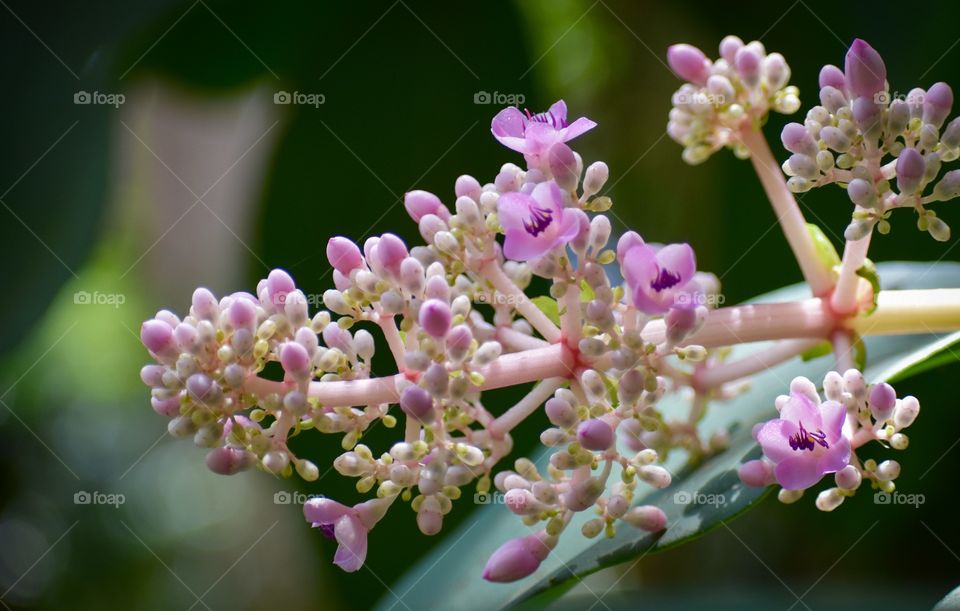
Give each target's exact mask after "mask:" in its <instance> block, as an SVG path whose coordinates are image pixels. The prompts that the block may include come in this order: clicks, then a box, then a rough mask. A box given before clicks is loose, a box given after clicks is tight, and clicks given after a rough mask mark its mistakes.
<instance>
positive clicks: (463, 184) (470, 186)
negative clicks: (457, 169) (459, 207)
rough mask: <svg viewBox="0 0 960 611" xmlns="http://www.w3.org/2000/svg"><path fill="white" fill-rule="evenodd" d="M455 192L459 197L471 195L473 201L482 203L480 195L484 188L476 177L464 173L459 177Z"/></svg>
mask: <svg viewBox="0 0 960 611" xmlns="http://www.w3.org/2000/svg"><path fill="white" fill-rule="evenodd" d="M453 192H454V194H456V196H457V197H469V198H470V199H472V200H473V201H475V202H477V203H480V196H481V195H482V193H483V189H482V187H481V186H480V183H479V182H477V179H476V178H474V177H473V176H470V175H468V174H464V175H463V176H459V177H457V182H456V183H455V184H454V187H453Z"/></svg>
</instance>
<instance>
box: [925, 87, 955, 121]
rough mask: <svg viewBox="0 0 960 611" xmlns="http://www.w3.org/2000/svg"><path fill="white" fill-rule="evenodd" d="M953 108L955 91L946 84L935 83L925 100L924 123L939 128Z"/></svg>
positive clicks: (928, 90)
mask: <svg viewBox="0 0 960 611" xmlns="http://www.w3.org/2000/svg"><path fill="white" fill-rule="evenodd" d="M952 107H953V90H952V89H950V85H947V84H946V83H935V84H934V85H933V86H931V87H930V89H927V95H926V96H924V98H923V122H924V123H931V124H933V125H935V126H936V127H937V128H939V127H940V126H941V125H943V122H944V121H945V120H946V119H947V115H949V114H950V109H951V108H952Z"/></svg>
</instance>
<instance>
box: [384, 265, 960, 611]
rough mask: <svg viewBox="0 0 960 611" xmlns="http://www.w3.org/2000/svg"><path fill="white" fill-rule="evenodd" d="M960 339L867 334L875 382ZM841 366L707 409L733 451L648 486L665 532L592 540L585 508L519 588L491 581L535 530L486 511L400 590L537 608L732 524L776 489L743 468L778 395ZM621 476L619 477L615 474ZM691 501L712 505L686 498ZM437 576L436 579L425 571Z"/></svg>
mask: <svg viewBox="0 0 960 611" xmlns="http://www.w3.org/2000/svg"><path fill="white" fill-rule="evenodd" d="M879 268H880V271H881V273H882V274H883V278H884V284H885V286H887V287H888V288H890V289H904V288H944V287H960V264H956V263H939V264H936V265H935V266H934V267H933V268H930V266H929V264H927V263H886V264H881V265H880V266H879ZM927 270H929V271H927ZM921 271H923V272H925V273H920V272H921ZM807 294H808V289H807V287H806V286H805V285H795V286H791V287H788V288H785V289H781V290H779V291H775V292H773V293H770V294H767V295H764V296H762V297H760V298H758V299H757V300H755V301H761V302H764V301H765V302H771V301H787V300H792V299H800V298H805V297H806V296H807ZM957 341H960V332H958V333H954V334H951V335H941V336H934V335H927V336H920V335H912V336H890V337H868V338H865V339H864V343H865V344H866V346H867V347H868V348H869V352H870V359H871V360H870V363H869V365H868V367H867V368H866V372H865V373H866V376H867V378H868V379H869V380H871V381H874V382H876V381H881V380H890V379H893V378H894V377H895V376H900V377H899V379H903V376H904V375H907V374H908V373H911V372H914V373H915V372H918V371H920V370H922V369H921V368H922V366H923V363H924V362H926V361H927V360H928V359H930V358H932V357H938V355H942V354H943V353H944V352H949V348H950V347H951V346H952V345H953V344H954V343H956V342H957ZM764 345H767V344H755V345H742V346H737V347H735V348H734V350H733V355H732V356H731V358H741V357H743V356H744V355H746V354H749V353H750V352H753V351H756V350H758V349H761V348H763V347H764ZM831 365H832V359H831V358H818V359H815V360H811V361H808V362H803V361H802V360H800V359H796V360H794V361H793V362H789V363H783V364H781V365H778V366H776V367H774V368H772V369H770V370H768V371H767V372H765V373H762V374H759V375H757V376H754V377H753V379H752V384H751V387H750V390H748V391H747V392H746V393H744V394H742V395H740V396H739V397H737V398H735V399H733V400H731V401H728V402H725V403H723V404H722V406H713V408H712V409H709V410H708V411H707V414H706V416H705V417H704V419H703V420H702V425H701V426H702V429H701V430H702V432H703V434H704V435H710V434H711V433H712V432H714V431H718V430H727V431H729V433H730V446H729V447H728V449H727V450H725V451H724V452H722V453H720V454H717V455H715V456H713V457H712V458H710V459H708V460H707V461H706V462H704V463H702V464H700V465H699V466H698V467H697V468H696V469H689V468H687V467H686V466H685V465H684V462H683V456H680V455H679V453H673V455H672V456H671V457H670V459H669V460H668V462H667V464H666V465H665V466H666V467H667V468H668V469H670V470H671V471H672V472H673V474H674V478H673V483H672V485H671V486H670V487H669V488H666V489H664V490H650V489H647V491H646V492H645V491H644V490H643V489H640V490H639V491H638V499H637V503H638V504H649V503H654V504H657V505H659V506H660V507H661V508H662V509H663V510H664V511H665V512H666V513H667V518H668V524H669V528H668V529H667V530H666V531H665V532H663V533H657V534H650V533H646V532H643V531H639V530H636V529H631V528H629V527H627V526H626V525H621V526H620V527H619V528H618V531H617V534H616V536H615V537H613V538H611V539H605V538H602V537H601V538H600V539H599V540H597V539H594V540H588V539H584V538H583V537H582V536H581V535H580V534H579V530H580V527H581V525H582V523H583V522H584V521H586V520H587V519H590V518H592V517H593V514H592V512H583V513H582V514H579V515H577V516H575V517H574V519H573V522H572V523H571V524H570V526H569V528H568V531H567V532H566V533H565V535H564V536H563V537H562V538H561V540H560V543H559V544H558V546H557V548H556V549H555V550H554V552H553V553H552V554H551V555H550V556H549V557H548V558H547V559H546V560H545V561H544V562H543V564H542V565H541V567H540V569H539V570H538V571H537V572H536V573H534V574H533V575H532V576H530V577H528V578H526V579H524V580H522V581H520V582H517V583H514V584H491V583H488V582H486V581H484V580H483V579H482V578H481V574H482V572H483V567H484V565H485V563H486V560H487V558H489V556H490V554H491V553H493V551H494V550H496V549H497V547H499V546H500V545H501V544H502V543H503V542H504V541H506V540H507V539H509V538H512V537H518V536H522V535H526V534H529V533H531V532H533V531H532V530H531V529H530V528H528V527H526V526H524V525H523V523H522V522H521V521H520V519H519V518H517V516H514V515H513V514H511V513H510V512H509V511H508V510H507V509H506V508H505V507H499V506H495V505H492V506H485V507H480V508H479V509H478V510H477V511H476V512H475V515H474V516H473V519H468V520H466V521H465V523H464V525H463V526H462V527H461V528H460V529H459V530H458V531H455V532H452V533H449V535H448V537H447V539H446V541H445V542H444V543H442V544H440V545H438V546H437V547H436V548H435V549H434V550H433V551H432V552H431V553H430V554H429V555H427V556H426V557H425V558H423V559H421V561H420V562H419V563H417V564H416V565H414V567H412V569H411V571H410V572H409V573H408V574H407V575H406V576H405V577H404V578H403V579H402V580H401V581H400V582H399V583H397V584H396V585H395V586H394V587H393V590H394V591H395V592H397V593H398V594H400V595H402V596H403V600H404V602H405V603H407V604H409V605H410V606H411V607H422V608H427V607H430V606H431V605H435V603H436V601H438V600H442V601H444V605H445V606H447V607H449V608H473V607H475V606H476V602H477V601H483V607H484V608H503V607H507V606H511V605H517V604H522V605H523V606H524V607H527V606H532V605H536V604H539V603H541V602H547V601H551V600H555V599H556V598H557V597H559V596H560V595H562V593H563V592H565V591H566V590H567V589H569V588H570V587H571V586H572V585H573V584H575V583H576V582H577V580H578V579H579V578H582V577H583V576H585V575H588V574H590V573H593V572H596V571H599V570H602V569H603V568H605V567H609V566H612V565H615V564H619V563H622V562H627V561H630V560H634V561H635V560H636V559H637V558H639V557H641V556H643V555H644V554H647V553H653V552H658V551H662V550H664V549H668V548H670V547H674V546H677V545H681V544H683V543H685V542H688V541H692V540H694V539H696V538H698V537H700V536H702V535H703V534H704V533H706V532H708V531H710V530H712V529H715V528H724V527H725V526H726V523H727V522H728V521H729V520H731V519H734V518H735V517H737V516H739V515H741V514H742V513H744V512H746V511H747V510H749V509H750V508H752V507H753V506H754V505H756V504H757V503H758V502H760V501H761V500H762V499H763V497H764V496H765V495H766V494H767V492H768V490H769V489H758V488H749V487H746V486H743V485H742V484H741V483H740V481H739V478H738V477H737V475H736V468H737V466H738V465H740V464H741V463H742V462H744V461H746V460H750V459H753V458H756V457H758V456H759V455H760V450H759V447H758V446H757V445H756V442H754V440H753V438H752V437H751V435H750V431H751V428H752V426H753V425H754V424H755V423H757V422H759V421H762V420H767V419H769V418H771V417H773V416H774V415H776V411H775V409H774V407H773V402H774V399H775V398H776V396H777V395H779V394H782V393H783V392H784V391H786V389H787V387H788V385H789V383H790V380H791V379H792V378H793V377H795V376H798V375H805V376H807V377H809V378H811V379H813V380H817V379H818V378H821V377H822V376H823V374H824V373H826V371H827V370H828V369H829V368H830V367H831ZM660 407H661V408H662V410H663V411H664V413H665V414H667V415H671V416H674V417H677V416H681V417H682V416H683V415H685V414H686V413H687V411H688V410H689V405H688V404H687V403H686V402H685V401H684V400H683V399H682V398H681V397H679V396H676V395H670V396H668V397H665V398H664V400H663V401H662V402H661V404H660ZM718 407H719V409H717V408H718ZM548 458H549V453H547V452H541V453H539V454H537V455H536V456H534V457H533V459H534V460H535V462H536V463H537V464H538V465H539V466H541V467H543V466H545V465H546V463H547V459H548ZM618 476H619V474H618V473H614V475H613V476H612V477H614V478H615V477H618ZM687 499H697V500H699V501H702V502H699V503H685V502H684V501H685V500H687ZM721 500H722V502H720V501H721ZM785 519H786V518H785ZM427 572H429V575H426V576H425V573H427ZM423 577H426V578H423ZM394 600H395V599H393V597H387V598H384V599H383V600H382V601H381V608H383V609H386V608H388V607H390V605H391V604H393V602H394Z"/></svg>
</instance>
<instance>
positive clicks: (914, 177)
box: [897, 148, 926, 195]
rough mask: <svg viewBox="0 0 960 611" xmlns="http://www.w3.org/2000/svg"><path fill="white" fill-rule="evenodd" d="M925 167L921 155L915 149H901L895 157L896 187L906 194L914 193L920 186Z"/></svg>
mask: <svg viewBox="0 0 960 611" xmlns="http://www.w3.org/2000/svg"><path fill="white" fill-rule="evenodd" d="M925 169H926V164H925V163H924V161H923V155H921V154H920V153H919V152H918V151H917V149H914V148H905V149H903V151H902V152H901V153H900V156H899V157H897V189H899V190H900V192H901V193H906V194H907V195H912V194H914V193H916V192H917V189H919V188H920V186H921V181H922V180H923V175H924V171H925Z"/></svg>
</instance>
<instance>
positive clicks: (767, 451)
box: [756, 420, 797, 463]
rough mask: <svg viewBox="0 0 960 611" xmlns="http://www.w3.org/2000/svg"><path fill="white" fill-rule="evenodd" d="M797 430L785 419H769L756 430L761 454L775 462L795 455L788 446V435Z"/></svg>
mask: <svg viewBox="0 0 960 611" xmlns="http://www.w3.org/2000/svg"><path fill="white" fill-rule="evenodd" d="M796 432H797V425H796V424H794V423H793V422H788V421H787V420H771V421H770V422H767V423H766V424H764V425H763V426H762V427H760V430H759V431H757V435H756V437H757V442H758V443H759V444H760V447H762V448H763V454H764V456H766V457H767V458H769V459H770V460H772V461H773V462H775V463H779V462H781V461H783V460H787V459H789V458H792V457H794V456H795V455H796V452H794V450H793V448H791V447H790V436H791V435H793V434H794V433H796Z"/></svg>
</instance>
